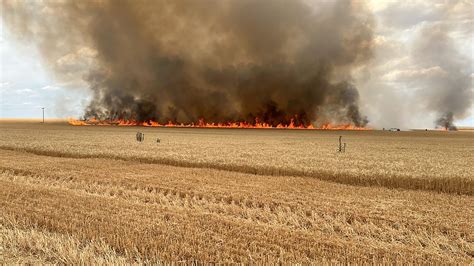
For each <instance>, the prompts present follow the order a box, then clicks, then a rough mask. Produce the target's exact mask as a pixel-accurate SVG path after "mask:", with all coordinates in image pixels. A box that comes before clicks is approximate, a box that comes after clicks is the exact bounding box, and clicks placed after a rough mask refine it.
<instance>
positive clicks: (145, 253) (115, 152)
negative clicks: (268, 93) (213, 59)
mask: <svg viewBox="0 0 474 266" xmlns="http://www.w3.org/2000/svg"><path fill="white" fill-rule="evenodd" d="M0 130H1V132H0V133H1V138H0V183H1V186H0V191H1V193H0V261H4V262H7V263H133V262H138V263H141V262H143V263H156V262H178V261H179V262H188V263H189V262H194V261H197V262H230V263H231V262H242V263H251V262H257V263H258V262H269V263H277V262H282V263H311V262H315V263H318V262H335V263H337V262H339V263H351V262H355V263H364V262H365V263H373V262H376V263H377V262H385V263H391V262H401V263H410V262H411V263H426V262H433V263H463V264H464V263H467V264H469V263H473V256H474V251H473V250H474V244H473V241H474V228H473V226H472V225H471V224H472V220H473V217H474V211H473V208H472V206H474V200H473V199H474V198H473V194H474V186H473V185H474V174H473V172H474V171H473V167H472V162H473V161H474V152H473V151H474V141H473V140H474V133H472V132H433V131H427V132H425V131H412V132H388V131H313V130H268V129H261V130H253V129H188V128H145V127H114V126H82V127H75V126H69V125H65V124H60V123H54V124H44V125H42V124H37V123H36V124H35V123H13V122H8V123H2V124H1V125H0ZM137 131H140V132H143V133H144V134H145V141H144V142H141V143H139V142H137V141H136V140H135V134H136V132H137ZM339 136H342V140H343V142H345V143H346V144H347V146H346V152H345V153H338V152H337V148H338V138H339ZM157 138H159V139H160V142H159V143H158V142H157V141H156V140H157Z"/></svg>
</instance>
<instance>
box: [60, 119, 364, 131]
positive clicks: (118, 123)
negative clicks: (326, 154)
mask: <svg viewBox="0 0 474 266" xmlns="http://www.w3.org/2000/svg"><path fill="white" fill-rule="evenodd" d="M68 122H69V124H70V125H73V126H144V127H183V128H263V129H265V128H281V129H319V130H321V129H324V130H371V129H370V128H366V127H356V126H354V125H351V124H341V125H333V124H329V123H328V124H323V125H322V126H320V127H315V126H313V125H309V126H307V127H305V126H303V125H299V126H296V125H295V124H294V123H293V121H291V122H290V124H288V125H283V124H278V125H277V126H272V125H270V124H266V123H258V122H257V123H255V124H250V123H246V122H229V123H206V122H205V121H204V120H203V119H201V120H199V121H198V122H197V123H191V124H174V123H172V122H171V121H170V122H168V123H167V124H160V123H158V122H156V121H148V122H139V121H134V120H121V119H118V120H97V119H94V118H92V119H88V120H77V119H73V118H69V119H68Z"/></svg>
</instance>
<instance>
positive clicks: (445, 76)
mask: <svg viewBox="0 0 474 266" xmlns="http://www.w3.org/2000/svg"><path fill="white" fill-rule="evenodd" d="M414 58H415V59H416V60H417V62H418V64H419V65H420V66H422V67H423V68H425V70H426V73H427V74H426V76H425V77H424V78H423V79H422V80H420V81H419V82H421V83H422V90H421V91H420V93H419V99H420V101H421V103H423V104H424V105H425V107H426V108H427V109H428V110H430V111H434V112H436V113H437V114H438V118H437V119H436V121H435V126H437V127H442V128H445V129H447V130H455V129H456V127H455V125H454V120H455V118H463V117H465V115H466V114H467V112H468V111H469V107H470V106H471V105H472V101H473V97H472V95H473V90H472V84H471V77H470V75H471V72H470V70H471V69H472V67H471V66H470V62H469V59H468V58H466V57H464V56H462V55H461V54H460V53H459V52H458V51H457V50H456V48H455V45H454V43H453V40H452V39H451V38H450V36H449V35H448V31H447V29H446V28H444V27H443V26H442V25H434V26H433V25H432V26H425V28H424V29H423V30H422V31H421V33H420V36H419V38H418V40H417V41H416V43H415V50H414Z"/></svg>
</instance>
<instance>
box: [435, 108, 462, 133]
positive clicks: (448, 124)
mask: <svg viewBox="0 0 474 266" xmlns="http://www.w3.org/2000/svg"><path fill="white" fill-rule="evenodd" d="M435 124H436V126H440V127H443V128H444V129H446V130H457V128H456V126H455V125H454V117H453V113H451V112H448V113H447V114H445V115H444V116H442V117H440V118H438V119H437V120H436V123H435Z"/></svg>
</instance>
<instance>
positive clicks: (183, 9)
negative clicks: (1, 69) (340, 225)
mask: <svg viewBox="0 0 474 266" xmlns="http://www.w3.org/2000/svg"><path fill="white" fill-rule="evenodd" d="M2 3H3V4H2V5H3V9H4V16H3V17H4V21H5V22H6V24H7V25H8V26H9V27H10V28H11V29H12V31H13V32H16V33H18V34H19V36H21V37H22V38H27V39H32V40H34V41H35V42H36V43H37V44H38V47H39V48H40V51H42V52H43V55H44V58H45V59H46V60H47V62H49V63H50V65H51V67H52V69H53V70H54V71H55V72H56V73H57V75H58V77H60V78H61V77H64V76H68V75H69V74H71V73H72V72H74V69H75V66H77V65H78V63H77V62H75V61H74V60H77V61H80V60H83V59H84V56H82V57H81V56H77V55H78V54H80V53H78V51H82V54H84V51H92V52H90V53H86V54H90V55H91V58H93V63H91V64H89V65H88V72H87V73H85V74H84V73H83V74H84V77H83V78H84V79H85V80H86V81H87V82H88V84H89V85H90V88H91V90H92V92H93V95H94V97H93V100H92V102H91V103H90V105H89V107H88V108H87V110H86V112H85V117H86V118H90V117H97V118H100V119H115V118H123V119H134V120H140V121H147V120H155V121H159V122H164V123H166V122H168V121H173V122H178V123H192V122H196V121H198V120H199V119H204V120H205V121H206V122H228V121H246V122H250V123H254V122H255V119H256V118H257V119H258V120H259V122H266V123H269V124H271V125H273V126H276V125H277V124H279V123H283V124H289V123H290V121H291V120H294V122H295V124H296V125H299V124H304V125H309V124H311V123H314V122H316V123H325V122H333V123H352V124H354V125H356V126H364V125H365V124H366V123H367V119H366V118H365V117H363V116H362V115H361V114H360V112H359V108H358V98H359V94H358V91H357V89H356V88H355V87H354V85H353V84H352V83H351V70H352V69H353V68H354V67H356V66H359V65H361V64H364V63H366V62H367V61H368V60H369V59H370V58H371V56H372V39H373V33H372V28H373V22H372V16H371V14H370V13H369V12H368V11H367V10H366V8H365V7H364V6H363V4H362V1H349V0H341V1H334V2H332V1H315V2H314V5H310V3H309V2H308V1H303V0H291V1H287V0H260V1H255V0H199V1H196V0H154V1H151V0H150V1H147V0H136V1H132V0H129V1H125V0H97V1H93V0H90V1H72V0H71V1H63V2H62V1H45V2H44V3H40V2H34V1H33V2H28V3H26V1H25V2H23V1H8V0H6V1H3V2H2ZM66 55H69V56H66ZM81 62H82V61H81ZM79 65H81V64H79Z"/></svg>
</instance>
